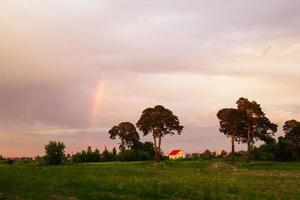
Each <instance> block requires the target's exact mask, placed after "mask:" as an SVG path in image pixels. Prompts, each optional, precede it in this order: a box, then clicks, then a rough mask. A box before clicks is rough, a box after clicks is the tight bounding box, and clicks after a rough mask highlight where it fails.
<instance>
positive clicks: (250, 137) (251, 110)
mask: <svg viewBox="0 0 300 200" xmlns="http://www.w3.org/2000/svg"><path fill="white" fill-rule="evenodd" d="M236 104H237V107H238V110H240V111H242V112H244V114H245V115H246V121H245V123H246V124H247V136H246V135H245V138H244V140H246V141H247V146H248V156H247V161H248V162H249V161H250V159H251V147H252V146H253V144H254V141H255V140H263V141H264V140H266V139H269V138H270V136H273V135H274V134H275V132H276V131H277V125H276V124H274V123H272V122H271V121H270V120H269V119H268V118H267V117H266V114H265V113H264V112H263V111H262V108H261V106H260V105H259V104H258V103H256V102H255V101H249V100H248V99H247V98H244V97H241V98H240V99H239V100H238V101H237V102H236Z"/></svg>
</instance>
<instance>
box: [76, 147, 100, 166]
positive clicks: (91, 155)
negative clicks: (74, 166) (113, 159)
mask: <svg viewBox="0 0 300 200" xmlns="http://www.w3.org/2000/svg"><path fill="white" fill-rule="evenodd" d="M72 160H73V162H75V163H81V162H99V161H100V151H99V150H98V149H95V151H93V150H92V148H91V147H90V146H89V147H88V148H87V151H84V150H83V151H81V152H78V153H76V154H75V155H73V156H72Z"/></svg>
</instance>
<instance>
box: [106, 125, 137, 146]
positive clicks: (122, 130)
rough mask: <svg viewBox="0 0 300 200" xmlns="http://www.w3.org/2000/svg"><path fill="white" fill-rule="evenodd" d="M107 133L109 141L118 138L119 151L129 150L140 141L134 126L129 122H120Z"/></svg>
mask: <svg viewBox="0 0 300 200" xmlns="http://www.w3.org/2000/svg"><path fill="white" fill-rule="evenodd" d="M108 133H109V135H110V139H116V138H117V137H118V138H119V139H120V140H121V144H120V147H119V149H120V150H121V151H124V150H126V149H130V148H131V147H132V146H133V145H134V144H135V143H137V142H138V141H139V140H140V137H139V134H138V132H137V131H136V128H135V126H134V125H133V124H132V123H130V122H122V123H120V124H119V125H118V126H114V127H112V128H111V129H110V130H109V131H108Z"/></svg>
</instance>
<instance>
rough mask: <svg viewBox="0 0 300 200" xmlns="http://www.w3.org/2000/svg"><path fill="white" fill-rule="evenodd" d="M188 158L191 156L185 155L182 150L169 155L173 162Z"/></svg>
mask: <svg viewBox="0 0 300 200" xmlns="http://www.w3.org/2000/svg"><path fill="white" fill-rule="evenodd" d="M188 156H189V154H186V153H184V152H183V151H182V150H173V151H172V152H171V153H169V155H168V157H169V159H172V160H175V159H182V158H187V157H188Z"/></svg>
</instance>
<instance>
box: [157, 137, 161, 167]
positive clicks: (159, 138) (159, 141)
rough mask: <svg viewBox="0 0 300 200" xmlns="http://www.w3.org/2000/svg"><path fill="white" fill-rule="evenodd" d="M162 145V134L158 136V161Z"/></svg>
mask: <svg viewBox="0 0 300 200" xmlns="http://www.w3.org/2000/svg"><path fill="white" fill-rule="evenodd" d="M160 146H161V136H159V137H158V148H157V154H158V161H157V162H160V152H161V151H160Z"/></svg>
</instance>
